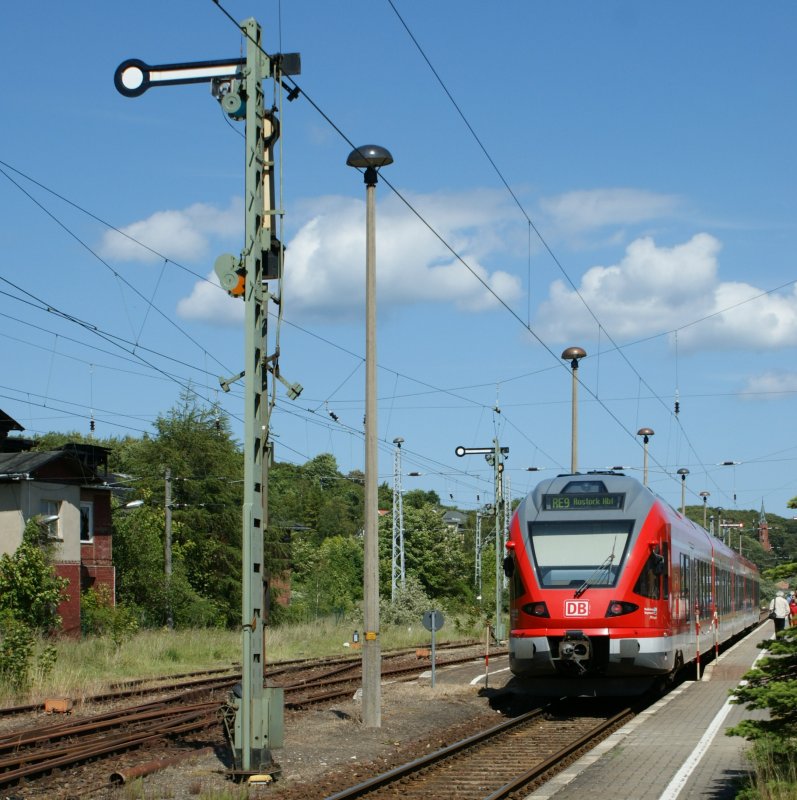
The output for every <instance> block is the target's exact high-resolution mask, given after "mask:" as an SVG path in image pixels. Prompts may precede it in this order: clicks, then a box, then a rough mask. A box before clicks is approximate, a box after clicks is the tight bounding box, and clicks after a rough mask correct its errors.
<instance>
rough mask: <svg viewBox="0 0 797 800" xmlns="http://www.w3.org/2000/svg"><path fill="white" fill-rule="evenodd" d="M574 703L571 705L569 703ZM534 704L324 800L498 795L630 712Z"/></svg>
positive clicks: (521, 785)
mask: <svg viewBox="0 0 797 800" xmlns="http://www.w3.org/2000/svg"><path fill="white" fill-rule="evenodd" d="M573 708H574V707H573ZM634 713H635V712H634V711H633V710H632V709H631V708H622V709H620V710H617V709H616V708H615V709H612V710H611V711H608V712H601V713H597V714H596V713H593V714H585V713H583V711H582V712H580V713H576V712H575V711H574V710H573V711H568V710H567V707H560V708H559V709H558V710H557V709H553V708H547V709H535V710H533V711H530V712H527V713H526V714H523V715H521V716H519V717H516V718H515V719H511V720H508V721H507V722H503V723H501V724H500V725H496V726H495V727H493V728H490V729H489V730H485V731H482V732H480V733H478V734H475V735H473V736H469V737H468V738H466V739H463V740H461V741H459V742H456V743H454V744H451V745H449V746H447V747H444V748H442V749H440V750H438V751H436V752H434V753H430V754H429V755H426V756H423V757H422V758H419V759H416V760H414V761H411V762H408V763H407V764H404V765H402V766H400V767H396V768H394V769H391V770H390V771H388V772H385V773H383V774H381V775H377V776H375V777H373V778H370V779H368V780H366V781H363V782H361V783H359V784H357V785H356V786H351V787H348V788H346V789H343V790H339V791H337V792H335V793H334V794H331V795H328V797H327V798H326V800H354V798H364V797H367V798H368V800H386V799H387V798H397V797H401V798H402V800H422V799H423V800H427V798H430V797H434V798H435V800H501V799H502V798H510V797H512V796H513V795H514V794H515V793H516V792H519V791H520V790H523V791H524V793H525V792H526V791H527V790H530V789H531V787H532V786H533V785H535V783H542V782H543V781H545V780H548V779H549V778H550V777H552V775H554V774H555V773H556V772H557V771H560V770H561V769H563V768H564V767H565V766H566V765H567V764H569V763H570V762H571V761H572V760H573V759H574V758H575V757H577V756H579V755H580V754H581V753H582V752H585V751H587V750H589V749H590V748H592V747H593V746H594V745H595V744H597V743H598V742H599V741H601V740H602V739H603V738H605V737H606V736H608V735H609V733H611V732H612V731H613V730H615V729H616V728H618V727H620V726H621V725H623V724H625V723H626V722H627V721H628V720H629V719H631V718H632V717H633V716H634Z"/></svg>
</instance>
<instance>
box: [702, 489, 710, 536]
mask: <svg viewBox="0 0 797 800" xmlns="http://www.w3.org/2000/svg"><path fill="white" fill-rule="evenodd" d="M700 496H701V497H702V498H703V527H704V528H705V527H706V521H707V520H706V514H707V513H708V509H707V508H706V505H707V503H708V498H709V497H710V496H711V492H707V491H705V490H704V491H702V492H700Z"/></svg>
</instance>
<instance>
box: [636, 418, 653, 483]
mask: <svg viewBox="0 0 797 800" xmlns="http://www.w3.org/2000/svg"><path fill="white" fill-rule="evenodd" d="M654 433H655V431H654V430H653V428H640V429H639V430H638V431H637V432H636V435H637V436H641V437H642V443H643V446H644V451H645V454H644V456H643V462H642V463H643V466H642V483H643V484H644V485H645V486H647V485H648V442H649V441H650V437H651V436H653V434H654Z"/></svg>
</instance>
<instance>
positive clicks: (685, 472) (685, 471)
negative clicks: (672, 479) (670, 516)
mask: <svg viewBox="0 0 797 800" xmlns="http://www.w3.org/2000/svg"><path fill="white" fill-rule="evenodd" d="M678 474H679V475H680V476H681V514H682V515H683V516H686V476H687V475H688V474H689V470H688V469H687V468H686V467H681V469H679V470H678Z"/></svg>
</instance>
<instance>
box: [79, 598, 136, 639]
mask: <svg viewBox="0 0 797 800" xmlns="http://www.w3.org/2000/svg"><path fill="white" fill-rule="evenodd" d="M80 627H81V630H82V632H83V635H84V636H88V635H94V636H110V638H111V640H112V641H113V643H114V645H116V647H117V648H119V647H121V645H122V643H123V642H124V641H125V640H127V639H129V638H130V637H131V636H132V635H133V634H134V633H135V632H136V631H137V630H138V622H137V621H136V617H135V614H134V613H133V611H132V610H131V609H129V608H127V607H125V606H123V605H118V606H115V605H114V604H113V598H112V596H111V590H110V588H109V587H108V586H105V585H101V586H99V587H98V588H97V589H94V588H91V589H88V590H87V591H85V592H84V593H83V596H82V598H81V604H80Z"/></svg>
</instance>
